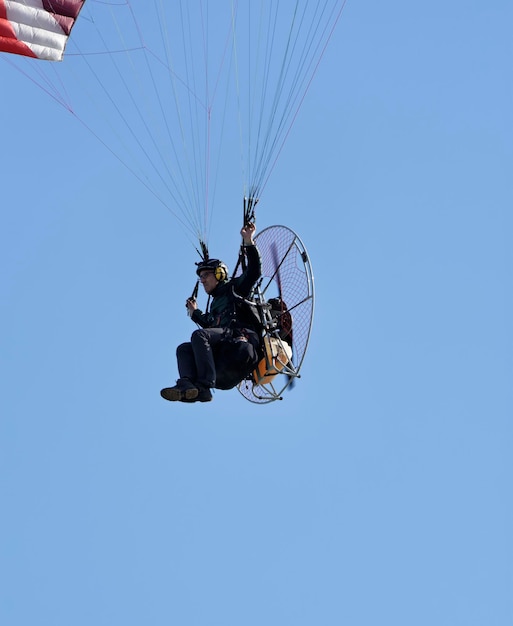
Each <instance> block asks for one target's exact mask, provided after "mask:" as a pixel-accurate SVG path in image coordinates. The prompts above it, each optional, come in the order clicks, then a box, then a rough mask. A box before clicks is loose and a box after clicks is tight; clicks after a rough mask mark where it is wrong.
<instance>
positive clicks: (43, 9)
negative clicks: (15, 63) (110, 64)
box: [0, 0, 85, 61]
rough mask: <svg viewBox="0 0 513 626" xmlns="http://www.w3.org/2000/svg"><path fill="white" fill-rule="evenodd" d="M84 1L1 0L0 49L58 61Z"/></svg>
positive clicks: (61, 56)
mask: <svg viewBox="0 0 513 626" xmlns="http://www.w3.org/2000/svg"><path fill="white" fill-rule="evenodd" d="M84 1H85V0H31V2H27V0H0V51H1V52H10V53H13V54H21V55H23V56H27V57H33V58H36V59H44V60H47V61H61V60H62V58H63V55H64V49H65V48H66V44H67V42H68V37H69V35H70V33H71V29H72V28H73V26H74V24H75V20H76V19H77V17H78V14H79V13H80V10H81V9H82V5H83V4H84Z"/></svg>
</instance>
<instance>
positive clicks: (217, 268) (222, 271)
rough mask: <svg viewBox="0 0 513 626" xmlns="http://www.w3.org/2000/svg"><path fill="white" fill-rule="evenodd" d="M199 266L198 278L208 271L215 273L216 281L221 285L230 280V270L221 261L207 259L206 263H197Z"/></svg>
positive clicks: (197, 270)
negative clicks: (201, 273)
mask: <svg viewBox="0 0 513 626" xmlns="http://www.w3.org/2000/svg"><path fill="white" fill-rule="evenodd" d="M197 266H198V268H197V269H196V274H197V275H198V276H199V275H200V272H202V271H204V270H208V271H210V272H214V276H215V277H216V280H218V281H219V282H220V283H224V281H226V280H228V268H227V266H226V265H225V264H224V263H223V262H222V261H220V260H219V259H207V260H206V261H203V262H201V263H197Z"/></svg>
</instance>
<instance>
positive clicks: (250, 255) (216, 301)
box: [192, 246, 262, 328]
mask: <svg viewBox="0 0 513 626" xmlns="http://www.w3.org/2000/svg"><path fill="white" fill-rule="evenodd" d="M244 251H245V253H246V260H247V267H246V269H245V270H244V272H242V274H241V275H240V276H237V277H236V278H231V279H230V280H227V281H225V282H222V283H219V284H218V285H217V287H216V288H215V289H214V291H213V292H212V294H211V295H212V303H211V305H210V311H209V312H208V313H203V312H202V311H200V310H199V309H196V310H195V311H194V312H193V314H192V321H193V322H196V323H197V324H199V325H200V326H201V327H202V328H217V327H223V328H224V327H231V328H236V327H241V326H243V327H246V326H251V322H249V321H248V319H244V320H242V319H240V318H241V314H240V312H239V308H238V307H237V306H236V298H235V296H234V293H235V294H237V295H238V296H242V297H243V298H247V297H248V296H249V295H250V293H251V289H252V288H253V286H254V284H255V283H256V281H257V280H258V279H259V278H260V276H261V275H262V261H261V259H260V253H259V251H258V248H257V247H256V246H244Z"/></svg>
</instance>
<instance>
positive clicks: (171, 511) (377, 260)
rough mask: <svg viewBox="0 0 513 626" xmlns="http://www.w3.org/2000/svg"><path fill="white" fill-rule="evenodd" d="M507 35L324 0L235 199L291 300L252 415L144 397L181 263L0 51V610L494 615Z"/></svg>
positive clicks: (78, 621) (483, 6)
mask: <svg viewBox="0 0 513 626" xmlns="http://www.w3.org/2000/svg"><path fill="white" fill-rule="evenodd" d="M512 23H513V6H512V5H511V3H510V2H507V1H506V0H496V1H492V2H488V3H482V2H474V1H473V0H472V1H467V2H462V1H460V0H454V1H453V2H432V3H427V4H426V3H418V2H415V3H412V2H405V1H400V0H398V1H396V2H387V3H384V2H378V1H377V0H368V1H361V2H359V1H357V0H350V1H349V2H348V3H347V5H346V7H345V9H344V11H343V13H342V16H341V19H340V22H339V24H338V27H337V30H336V33H335V35H334V37H333V39H332V41H331V43H330V46H329V48H328V50H327V52H326V54H325V56H324V58H323V61H322V64H321V66H320V67H319V71H318V73H317V75H316V77H315V81H314V83H313V85H312V87H311V90H310V91H309V93H308V96H307V98H306V100H305V102H304V105H303V107H302V109H301V112H300V115H299V117H298V119H297V121H296V124H295V126H294V129H293V132H292V133H291V135H290V136H289V138H288V140H287V143H286V145H285V148H284V150H283V152H282V154H281V156H280V159H279V161H278V164H277V166H276V168H275V169H274V171H273V173H272V177H271V178H270V180H269V183H268V185H267V187H266V189H265V193H264V195H263V197H262V199H261V202H260V205H259V213H258V222H257V227H258V228H259V229H260V230H262V229H263V228H264V227H265V226H268V225H271V224H286V225H287V226H289V227H291V228H293V229H294V230H296V231H297V232H298V233H299V234H300V236H301V237H302V239H303V241H304V243H305V245H306V247H307V249H308V251H309V253H310V256H311V260H312V265H313V270H314V275H315V286H316V309H315V323H314V327H313V332H312V336H311V342H310V346H309V352H308V355H307V358H306V360H305V363H304V366H303V369H302V377H301V380H300V381H299V382H298V383H297V384H296V386H295V388H294V390H293V391H292V392H290V393H286V394H285V397H284V400H283V401H281V402H274V403H272V404H269V405H266V406H256V405H253V404H251V403H249V402H247V401H246V400H245V399H244V398H243V397H242V396H241V395H240V394H239V393H238V392H237V391H231V392H217V393H216V394H215V399H214V402H213V403H210V404H207V405H187V406H182V405H180V406H175V405H174V404H171V403H167V402H165V401H164V400H162V398H161V397H160V395H159V390H160V388H161V387H163V386H166V385H168V384H170V383H172V382H173V381H174V379H175V377H176V365H175V358H174V351H175V347H176V345H177V344H178V343H181V342H182V341H184V340H186V339H187V338H188V337H189V335H190V333H191V332H192V330H194V326H193V325H192V324H191V322H190V320H189V319H188V318H187V317H186V315H185V309H184V300H185V297H186V296H188V295H189V294H190V291H191V288H192V286H193V284H194V261H195V260H196V255H195V253H194V250H193V248H192V247H191V245H190V242H189V241H188V240H187V238H186V237H184V233H183V230H182V229H181V228H180V227H179V226H177V222H176V220H175V219H174V217H173V216H172V215H171V214H170V212H169V211H167V210H166V209H165V208H163V207H162V205H161V204H159V203H158V202H156V201H155V199H154V198H153V197H152V196H151V194H149V193H148V191H147V190H146V189H145V188H144V187H143V186H142V185H140V184H139V182H138V181H137V180H135V179H134V177H133V176H132V175H131V174H130V173H129V172H127V171H126V169H125V168H124V167H123V166H122V165H121V164H120V163H119V162H118V161H117V160H116V159H115V158H113V157H112V155H111V154H110V153H109V152H108V151H107V150H105V149H104V148H103V147H102V146H101V145H100V144H99V142H97V141H96V140H95V138H94V137H92V136H91V135H90V134H88V133H87V132H86V131H85V130H84V129H83V128H82V127H81V126H80V124H78V123H77V121H76V120H75V119H74V118H73V117H72V116H70V115H67V114H66V112H65V111H64V110H63V109H62V108H60V107H58V106H56V105H55V103H54V102H53V101H52V100H51V99H49V98H47V97H46V96H45V94H43V93H41V91H40V90H38V89H37V88H35V87H34V86H33V85H32V84H31V83H30V81H27V80H26V79H25V77H23V76H21V75H19V74H18V73H17V72H15V71H14V70H13V69H12V67H11V66H10V65H8V64H6V63H2V64H1V65H0V68H1V69H0V71H1V72H2V84H3V88H2V90H3V94H4V96H3V98H2V99H1V101H0V111H1V115H2V119H3V120H4V123H3V142H2V144H3V146H4V151H3V157H2V161H1V162H2V211H1V213H0V215H1V227H0V238H1V239H0V255H1V256H0V258H1V268H2V270H1V274H0V276H1V278H0V280H1V299H0V319H1V322H2V329H3V332H2V335H1V349H0V354H1V365H0V367H1V375H0V415H1V422H0V424H1V435H0V446H1V448H0V468H1V469H0V476H1V502H2V515H1V518H0V519H1V521H0V528H1V537H2V541H1V554H0V597H1V602H0V622H1V623H5V624H8V625H9V626H28V625H31V626H32V625H34V624H37V626H69V624H73V626H82V625H83V626H90V625H91V624H95V626H103V625H106V626H107V625H109V626H111V625H112V624H123V625H124V626H136V625H137V626H139V625H140V624H147V625H152V626H164V625H169V624H179V625H180V626H206V625H208V626H215V625H219V626H231V625H233V626H235V625H237V626H239V625H241V624H243V625H244V626H253V625H255V626H256V625H258V626H260V625H261V624H268V625H272V626H274V625H280V626H282V625H283V624H294V625H295V626H306V625H311V624H323V625H337V626H338V625H340V624H349V625H351V626H371V625H372V626H374V625H376V624H380V625H387V626H388V625H391V626H392V625H393V626H410V625H411V624H415V626H432V625H433V624H437V626H460V625H461V626H482V625H483V624H487V625H488V626H509V625H511V624H512V623H513V600H512V598H513V565H512V563H513V540H512V536H511V528H512V527H513V507H512V504H511V484H512V477H513V461H512V456H511V449H512V446H513V428H512V425H511V420H512V416H513V390H512V389H513V388H512V384H511V381H512V375H513V331H512V322H511V321H512V319H513V298H512V291H511V283H512V275H513V252H512V247H511V242H510V239H511V232H512V231H513V218H512V214H511V207H512V205H513V191H512V184H511V171H512V165H513V149H512V139H513V106H512V105H513V92H512V80H511V58H512V43H511V25H512ZM77 28H78V27H77ZM223 183H224V185H225V186H226V181H223ZM239 191H240V186H239V182H238V181H237V188H236V189H235V192H234V194H235V196H236V197H237V198H238V195H237V194H239ZM239 222H240V210H239V206H237V207H236V209H235V210H234V212H233V213H232V212H230V211H229V210H227V211H226V212H225V211H224V210H222V209H217V212H216V214H215V219H214V220H213V226H212V233H211V239H210V242H211V252H213V253H215V254H216V255H219V256H221V257H222V258H223V259H225V260H226V261H227V262H228V264H229V265H231V266H233V261H234V260H235V258H236V254H237V248H238V245H239V241H240V237H239V228H240V223H239Z"/></svg>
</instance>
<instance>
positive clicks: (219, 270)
mask: <svg viewBox="0 0 513 626" xmlns="http://www.w3.org/2000/svg"><path fill="white" fill-rule="evenodd" d="M214 276H215V277H216V280H218V281H219V282H221V283H223V282H224V281H225V280H228V268H227V267H226V265H225V264H224V263H220V264H219V265H218V266H217V267H216V268H215V270H214Z"/></svg>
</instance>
